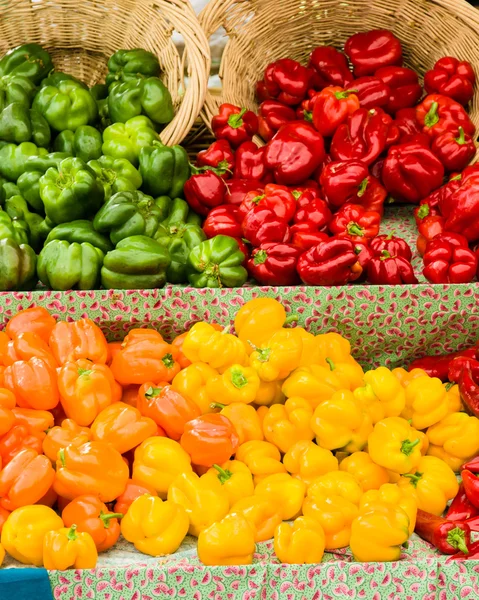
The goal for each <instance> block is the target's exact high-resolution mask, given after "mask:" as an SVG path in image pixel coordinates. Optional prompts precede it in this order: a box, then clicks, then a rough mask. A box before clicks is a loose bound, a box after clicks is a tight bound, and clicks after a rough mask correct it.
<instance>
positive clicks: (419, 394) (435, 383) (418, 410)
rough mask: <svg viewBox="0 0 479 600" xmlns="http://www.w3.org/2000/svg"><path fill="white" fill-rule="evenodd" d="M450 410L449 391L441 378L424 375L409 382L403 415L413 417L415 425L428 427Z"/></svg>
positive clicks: (412, 420)
mask: <svg viewBox="0 0 479 600" xmlns="http://www.w3.org/2000/svg"><path fill="white" fill-rule="evenodd" d="M450 412H451V411H450V404H449V398H448V393H447V392H446V389H445V387H444V385H443V384H442V382H441V381H440V380H439V379H436V378H431V377H428V376H427V375H424V376H422V377H416V378H415V379H414V381H411V382H410V383H409V384H408V386H407V389H406V408H405V410H404V411H403V416H405V417H406V418H408V419H411V422H412V425H413V427H416V428H417V429H426V427H430V426H431V425H434V424H435V423H437V422H438V421H440V420H441V419H444V418H445V417H446V416H447V415H448V414H449V413H450Z"/></svg>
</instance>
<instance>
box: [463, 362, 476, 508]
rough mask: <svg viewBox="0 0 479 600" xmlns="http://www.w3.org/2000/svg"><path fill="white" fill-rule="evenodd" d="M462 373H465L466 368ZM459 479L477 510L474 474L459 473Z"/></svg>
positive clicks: (467, 472) (469, 472) (465, 471)
mask: <svg viewBox="0 0 479 600" xmlns="http://www.w3.org/2000/svg"><path fill="white" fill-rule="evenodd" d="M464 372H467V368H466V370H465V371H464ZM464 372H463V374H464ZM461 478H462V485H463V486H464V491H465V492H466V496H467V499H468V500H469V502H470V503H471V504H472V505H473V506H475V507H476V508H479V478H478V477H477V475H476V474H475V473H471V471H468V470H467V469H464V470H463V471H461Z"/></svg>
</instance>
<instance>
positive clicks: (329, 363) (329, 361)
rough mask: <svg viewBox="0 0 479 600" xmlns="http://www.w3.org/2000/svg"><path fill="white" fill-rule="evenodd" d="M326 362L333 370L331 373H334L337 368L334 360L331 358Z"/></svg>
mask: <svg viewBox="0 0 479 600" xmlns="http://www.w3.org/2000/svg"><path fill="white" fill-rule="evenodd" d="M326 362H327V363H328V365H329V368H330V369H331V371H334V369H335V368H336V365H335V364H334V362H333V360H332V359H331V358H327V359H326Z"/></svg>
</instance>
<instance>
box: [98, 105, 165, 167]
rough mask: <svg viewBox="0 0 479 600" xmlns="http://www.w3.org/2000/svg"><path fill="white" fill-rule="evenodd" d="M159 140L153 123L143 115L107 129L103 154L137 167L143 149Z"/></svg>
mask: <svg viewBox="0 0 479 600" xmlns="http://www.w3.org/2000/svg"><path fill="white" fill-rule="evenodd" d="M158 139H159V138H158V134H157V133H156V131H155V126H154V125H153V123H152V121H150V119H149V118H148V117H145V116H143V115H141V116H139V117H133V118H132V119H128V121H126V123H114V124H113V125H110V126H109V127H107V128H106V129H105V131H104V132H103V146H102V152H103V154H104V155H105V156H111V157H113V158H126V159H127V160H128V161H130V163H131V164H132V165H133V166H134V167H137V166H138V161H139V157H140V151H141V149H142V148H144V147H145V146H150V145H151V144H152V143H153V142H155V141H158Z"/></svg>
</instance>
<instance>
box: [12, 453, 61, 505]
mask: <svg viewBox="0 0 479 600" xmlns="http://www.w3.org/2000/svg"><path fill="white" fill-rule="evenodd" d="M54 478H55V471H54V470H53V467H52V463H51V462H50V461H49V460H48V458H47V457H46V456H43V455H39V454H38V453H37V452H35V450H31V449H26V450H22V451H21V452H19V453H18V454H17V455H16V456H15V457H14V458H13V459H12V460H11V461H10V462H9V463H8V465H6V467H4V469H3V470H2V471H1V472H0V505H1V506H2V507H3V508H6V509H7V510H15V509H16V508H20V506H27V505H29V504H35V502H37V501H38V500H40V499H41V498H42V497H43V496H44V495H45V494H46V493H47V492H48V490H49V489H50V487H51V485H52V483H53V480H54Z"/></svg>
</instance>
